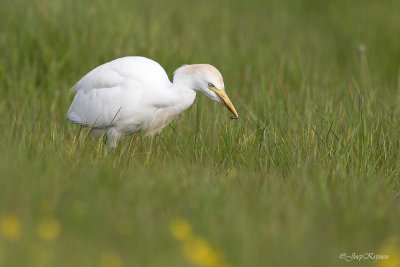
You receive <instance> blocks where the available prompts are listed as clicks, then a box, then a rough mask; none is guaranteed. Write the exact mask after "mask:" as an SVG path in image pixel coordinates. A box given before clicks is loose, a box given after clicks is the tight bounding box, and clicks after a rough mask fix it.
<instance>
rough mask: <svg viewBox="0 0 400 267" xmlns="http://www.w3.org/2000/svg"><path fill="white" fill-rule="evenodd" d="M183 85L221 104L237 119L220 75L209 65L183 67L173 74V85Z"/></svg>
mask: <svg viewBox="0 0 400 267" xmlns="http://www.w3.org/2000/svg"><path fill="white" fill-rule="evenodd" d="M178 83H184V84H186V85H189V86H190V87H191V88H192V89H195V90H197V91H200V92H202V93H203V94H205V95H206V96H208V97H209V98H211V99H213V100H215V101H218V102H220V103H222V104H223V105H224V106H226V107H227V108H228V109H229V111H230V112H232V114H233V115H234V116H232V117H231V118H232V119H238V118H239V116H238V113H237V111H236V109H235V107H234V106H233V104H232V102H231V101H230V99H229V97H228V95H227V94H226V92H225V86H224V80H223V78H222V75H221V73H220V72H219V71H218V70H217V69H216V68H215V67H213V66H211V65H209V64H193V65H184V66H182V67H180V68H178V69H177V70H176V71H175V73H174V84H178Z"/></svg>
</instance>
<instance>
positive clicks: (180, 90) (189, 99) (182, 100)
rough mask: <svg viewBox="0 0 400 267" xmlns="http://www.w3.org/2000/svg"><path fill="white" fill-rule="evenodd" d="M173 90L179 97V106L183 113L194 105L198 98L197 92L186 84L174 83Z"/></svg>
mask: <svg viewBox="0 0 400 267" xmlns="http://www.w3.org/2000/svg"><path fill="white" fill-rule="evenodd" d="M172 88H173V90H174V91H175V93H176V94H177V96H178V99H179V100H178V106H179V107H180V109H182V111H183V110H185V109H187V108H188V107H190V106H191V105H192V104H193V102H194V100H195V98H196V91H195V90H194V89H193V88H191V86H190V85H188V84H184V83H177V84H175V83H173V84H172Z"/></svg>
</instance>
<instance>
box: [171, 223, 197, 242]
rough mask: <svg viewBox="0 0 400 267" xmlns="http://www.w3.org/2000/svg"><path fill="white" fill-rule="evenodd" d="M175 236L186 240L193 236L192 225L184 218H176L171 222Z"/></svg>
mask: <svg viewBox="0 0 400 267" xmlns="http://www.w3.org/2000/svg"><path fill="white" fill-rule="evenodd" d="M171 231H172V234H173V236H174V237H175V238H176V239H179V240H181V241H182V240H185V239H188V238H190V237H191V236H192V227H190V224H189V223H188V222H187V221H186V220H184V219H176V220H174V221H173V222H172V223H171Z"/></svg>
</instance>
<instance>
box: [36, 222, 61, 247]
mask: <svg viewBox="0 0 400 267" xmlns="http://www.w3.org/2000/svg"><path fill="white" fill-rule="evenodd" d="M36 230H37V232H38V234H39V236H40V237H41V238H42V239H44V240H46V241H54V240H56V239H57V238H58V236H59V234H60V231H61V226H60V223H59V222H58V221H57V219H55V218H53V217H44V218H42V219H40V220H39V222H38V224H37V228H36Z"/></svg>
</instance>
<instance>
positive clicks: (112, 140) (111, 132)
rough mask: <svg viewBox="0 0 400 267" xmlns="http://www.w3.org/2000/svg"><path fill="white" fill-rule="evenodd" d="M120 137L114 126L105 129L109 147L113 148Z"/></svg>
mask: <svg viewBox="0 0 400 267" xmlns="http://www.w3.org/2000/svg"><path fill="white" fill-rule="evenodd" d="M120 137H121V133H120V132H119V131H117V130H116V129H115V128H113V127H111V128H109V129H108V130H107V140H108V143H109V146H110V149H114V148H115V147H116V146H117V142H118V140H119V139H120Z"/></svg>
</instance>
